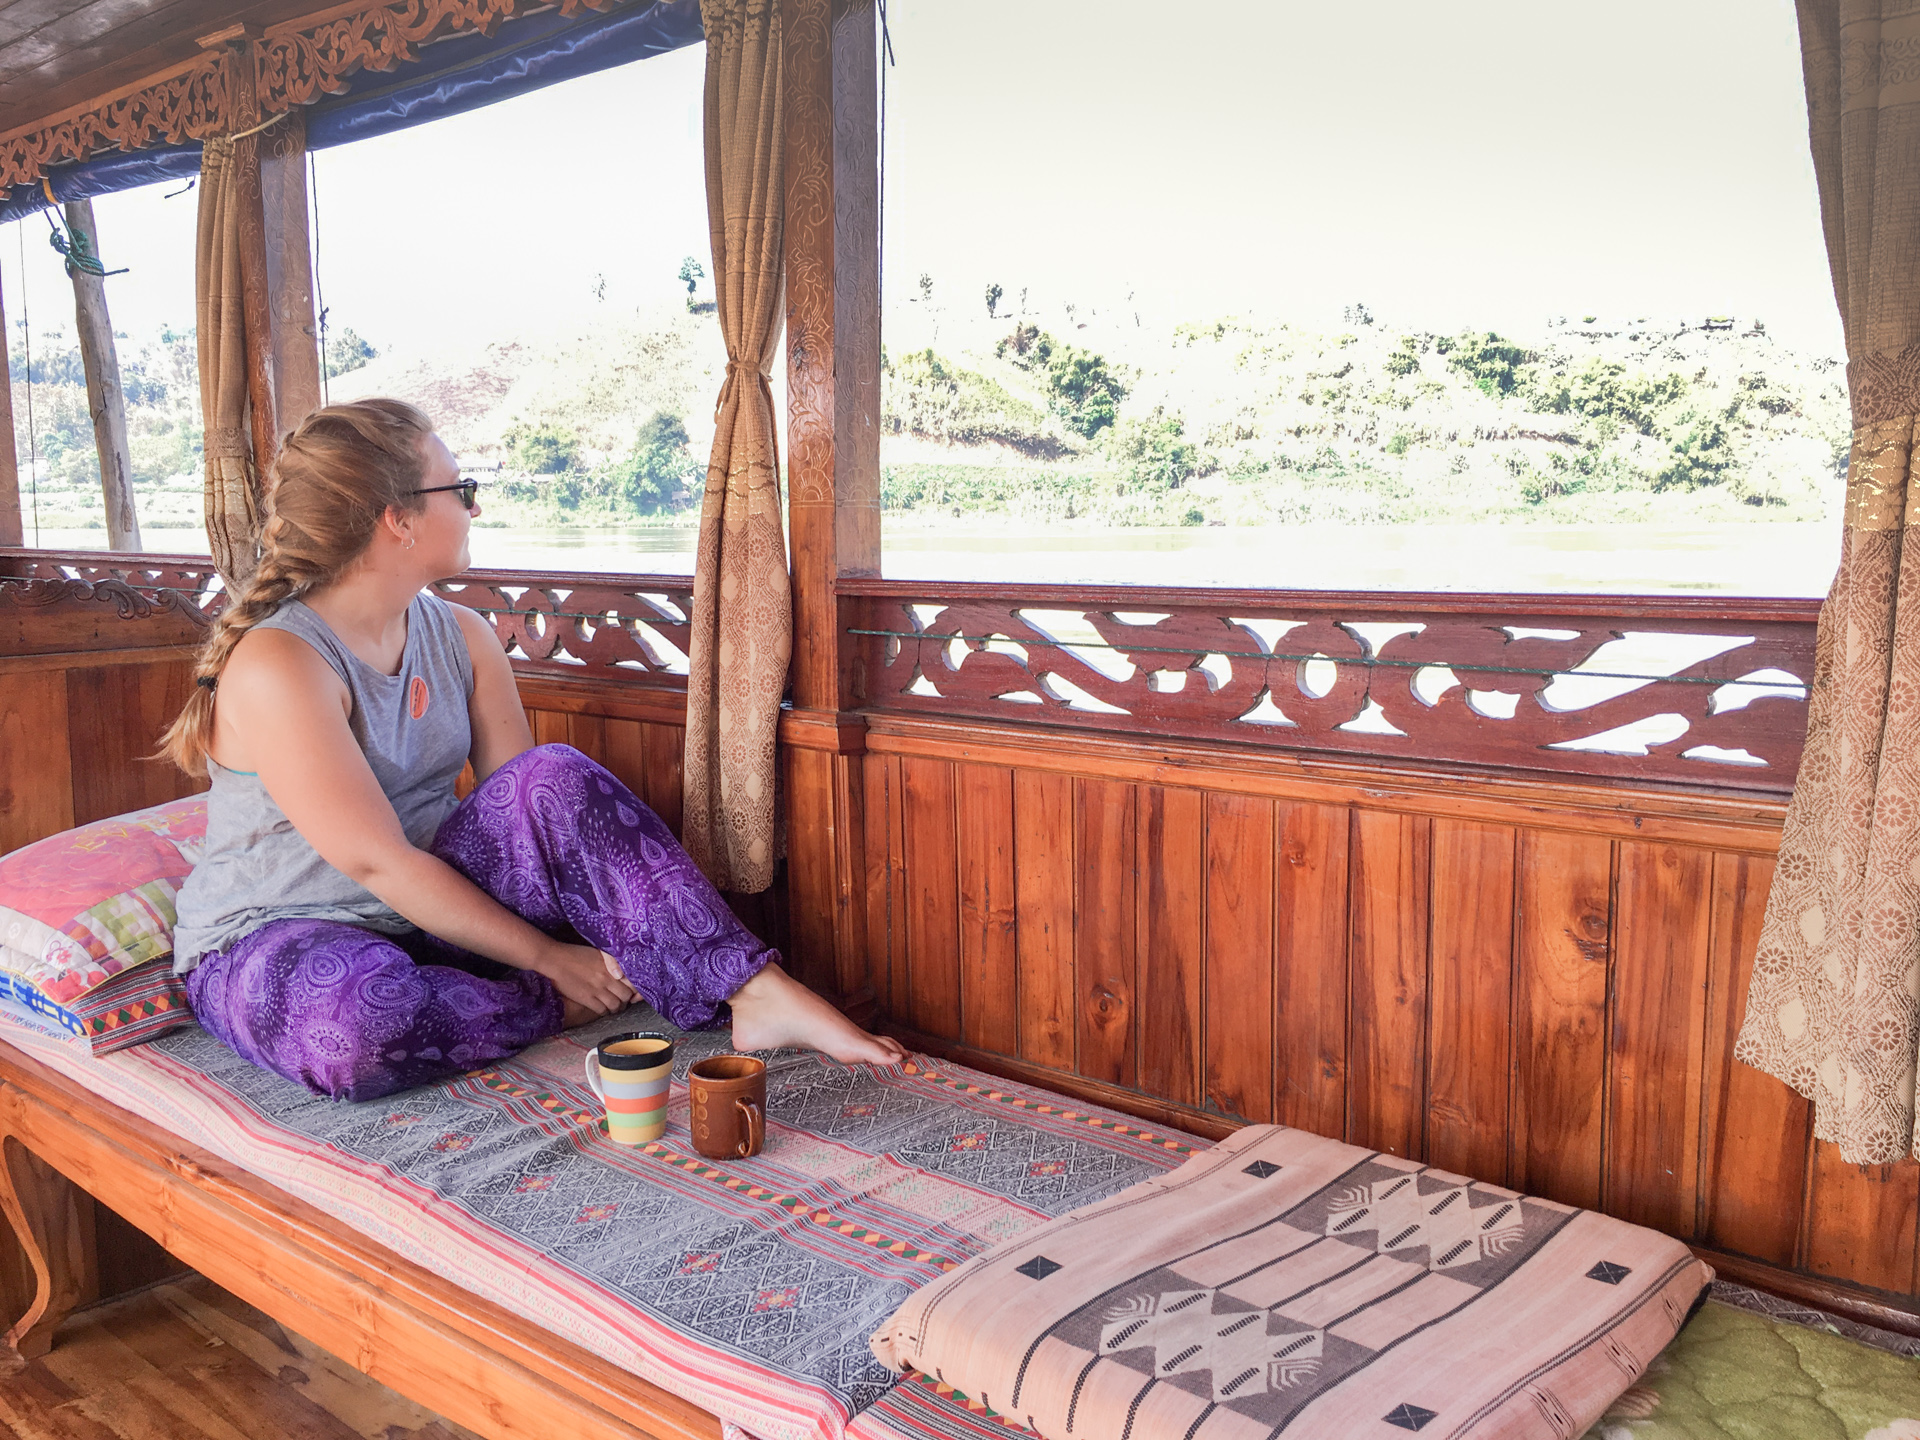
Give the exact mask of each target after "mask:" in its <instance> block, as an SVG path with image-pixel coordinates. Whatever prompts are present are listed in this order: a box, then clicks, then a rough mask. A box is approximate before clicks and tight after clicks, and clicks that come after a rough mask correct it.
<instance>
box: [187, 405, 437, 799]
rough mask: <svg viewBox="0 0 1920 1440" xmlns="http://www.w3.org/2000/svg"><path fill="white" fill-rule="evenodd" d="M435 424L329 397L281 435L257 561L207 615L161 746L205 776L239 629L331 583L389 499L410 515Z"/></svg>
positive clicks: (401, 411) (368, 538)
mask: <svg viewBox="0 0 1920 1440" xmlns="http://www.w3.org/2000/svg"><path fill="white" fill-rule="evenodd" d="M432 433H433V423H432V422H431V421H430V420H428V419H427V417H426V416H425V415H424V414H422V413H421V412H420V411H419V410H417V409H415V408H414V407H413V406H411V405H409V404H407V403H406V402H405V401H404V400H354V401H351V402H349V403H346V404H342V405H328V406H325V407H323V408H322V409H319V410H315V411H314V412H313V413H312V414H311V415H309V416H307V418H306V419H305V420H302V421H301V422H300V424H299V426H298V427H296V428H295V430H294V431H293V433H292V434H290V435H288V436H287V438H286V439H285V440H284V441H282V442H281V446H280V453H279V455H278V456H277V457H276V458H275V460H274V462H273V468H272V470H271V472H270V473H269V476H268V486H267V493H268V497H269V498H268V501H267V510H268V517H267V523H266V525H265V527H264V528H263V529H262V531H261V548H260V563H259V565H258V566H257V567H256V568H255V569H254V572H253V574H252V576H251V577H249V578H248V579H247V580H246V581H245V582H244V583H243V584H242V585H241V586H240V587H239V589H238V590H237V591H236V593H235V594H234V595H232V596H231V597H230V598H229V600H228V602H227V606H226V608H225V609H223V610H222V611H221V612H220V614H219V617H218V618H217V619H215V621H214V622H213V631H212V633H211V634H209V635H208V636H207V640H206V644H205V645H204V646H202V647H201V650H200V658H199V660H198V661H197V662H196V663H195V665H194V669H193V676H194V681H195V684H194V689H193V693H192V694H191V695H189V696H188V697H187V703H186V706H185V708H184V709H182V710H181V712H180V715H179V718H177V719H176V720H175V721H174V722H173V724H172V726H171V727H169V728H168V730H167V733H166V734H165V735H164V736H163V737H162V738H161V741H160V751H159V754H160V755H161V756H164V757H165V758H166V759H169V760H171V761H173V763H174V764H175V765H178V766H179V767H180V768H181V769H182V770H184V771H185V772H186V773H187V774H189V775H193V776H199V777H204V776H205V775H206V773H207V749H208V747H209V746H210V745H211V744H212V742H213V683H212V682H215V681H217V680H218V679H219V677H220V672H221V671H222V670H224V669H225V668H226V664H227V657H228V656H230V655H232V654H233V647H234V646H235V645H238V644H239V643H240V640H241V637H242V636H244V635H245V634H246V633H247V631H249V630H251V629H252V628H253V627H254V626H255V625H257V624H259V623H260V622H261V621H262V620H264V619H266V618H267V617H268V616H269V615H271V614H273V612H274V611H275V610H277V609H279V608H280V606H281V605H282V604H284V603H285V602H286V601H287V600H289V599H292V598H294V597H296V596H299V595H304V594H306V593H307V592H309V591H312V590H317V589H320V588H322V587H323V586H326V585H330V584H332V583H333V582H334V581H335V580H337V579H339V578H340V576H341V575H342V574H344V573H345V572H346V570H347V567H348V566H350V565H352V564H353V562H354V561H355V560H358V559H359V558H360V556H361V555H362V554H364V553H365V551H366V548H367V546H368V545H370V544H372V543H373V537H374V534H375V532H376V531H377V530H378V529H379V526H380V521H381V517H383V516H384V515H385V514H386V513H387V510H388V508H389V507H391V508H393V509H396V510H401V511H406V512H409V513H414V514H417V513H418V512H419V511H420V510H422V509H423V508H425V505H426V497H425V496H423V495H417V494H414V493H413V492H414V491H417V490H418V489H419V488H420V487H421V486H422V485H423V484H424V483H425V477H426V472H427V456H426V448H425V441H426V439H427V437H428V436H429V435H431V434H432Z"/></svg>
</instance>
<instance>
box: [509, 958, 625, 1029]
mask: <svg viewBox="0 0 1920 1440" xmlns="http://www.w3.org/2000/svg"><path fill="white" fill-rule="evenodd" d="M528 968H530V969H533V970H535V971H538V972H539V973H540V974H542V975H544V976H546V977H547V979H549V980H551V981H552V982H553V988H554V989H556V990H558V991H559V992H560V998H561V999H562V1000H565V1001H566V1002H567V1004H568V1006H569V1008H570V1010H584V1011H587V1012H588V1013H589V1014H591V1015H611V1014H613V1013H614V1012H615V1011H617V1010H624V1009H626V1008H627V1006H629V1005H631V1004H632V1003H633V1002H634V1000H635V999H636V998H637V997H636V996H635V994H634V991H633V986H631V985H629V984H628V983H627V979H626V976H624V975H622V974H621V973H620V967H619V966H617V965H615V964H614V963H613V961H612V960H610V959H608V958H607V957H606V956H605V955H603V954H601V953H600V952H599V951H598V950H596V949H594V948H593V947H592V946H591V945H567V944H563V943H561V942H559V941H555V942H554V943H553V945H552V947H551V948H550V949H549V950H548V951H547V953H546V954H545V955H543V956H542V957H541V958H540V961H539V963H538V964H536V965H533V966H530V967H528Z"/></svg>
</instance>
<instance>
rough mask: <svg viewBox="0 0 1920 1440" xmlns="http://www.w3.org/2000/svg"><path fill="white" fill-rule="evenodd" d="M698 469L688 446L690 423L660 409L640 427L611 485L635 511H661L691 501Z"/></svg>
mask: <svg viewBox="0 0 1920 1440" xmlns="http://www.w3.org/2000/svg"><path fill="white" fill-rule="evenodd" d="M698 469H699V467H698V466H697V465H696V463H695V462H694V458H693V454H692V452H691V451H690V450H689V449H688V448H687V427H686V426H685V425H684V424H683V423H682V422H681V419H680V417H679V416H678V415H674V414H671V413H669V412H667V411H664V410H659V411H655V412H654V413H653V414H652V415H651V416H649V417H648V418H647V421H646V423H645V424H643V425H642V426H641V427H640V433H639V435H638V436H636V437H635V439H634V442H633V449H632V451H631V452H629V454H628V455H627V457H626V458H625V459H624V460H620V461H617V462H616V463H615V464H614V466H613V469H612V473H611V474H610V475H609V477H608V482H609V483H608V487H607V488H608V489H609V490H610V491H611V493H612V494H613V496H614V497H615V498H616V499H618V500H619V501H620V502H621V503H622V504H623V505H625V507H626V508H627V509H629V510H631V511H633V512H634V513H635V514H637V515H657V514H659V513H661V512H662V511H665V510H677V509H679V508H680V507H681V506H682V505H684V504H685V503H686V502H687V500H688V499H689V498H690V497H689V490H690V488H691V486H692V484H693V480H694V476H695V475H696V474H697V473H698Z"/></svg>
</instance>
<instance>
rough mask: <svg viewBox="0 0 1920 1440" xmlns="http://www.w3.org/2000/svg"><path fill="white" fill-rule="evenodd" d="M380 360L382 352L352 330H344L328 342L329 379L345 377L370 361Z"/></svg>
mask: <svg viewBox="0 0 1920 1440" xmlns="http://www.w3.org/2000/svg"><path fill="white" fill-rule="evenodd" d="M379 358H380V352H379V351H378V350H376V349H374V348H373V346H371V345H369V344H368V343H367V342H366V341H364V340H362V339H361V338H360V337H359V336H358V335H356V334H355V333H354V332H353V330H352V328H351V327H349V328H348V329H345V330H342V331H341V332H340V333H339V334H338V335H336V336H334V337H333V339H331V340H329V341H328V342H327V356H326V359H327V378H328V379H332V378H333V377H334V376H336V375H345V374H347V373H348V372H349V371H352V370H358V369H359V368H360V367H361V366H363V365H365V364H366V363H367V362H368V361H369V360H377V359H379Z"/></svg>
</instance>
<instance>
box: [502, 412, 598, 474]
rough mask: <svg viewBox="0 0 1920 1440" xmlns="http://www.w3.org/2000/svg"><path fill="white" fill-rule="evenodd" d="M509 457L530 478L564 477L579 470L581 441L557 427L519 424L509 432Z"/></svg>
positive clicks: (515, 466) (510, 461)
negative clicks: (572, 471)
mask: <svg viewBox="0 0 1920 1440" xmlns="http://www.w3.org/2000/svg"><path fill="white" fill-rule="evenodd" d="M507 456H508V461H509V463H510V464H511V465H512V466H513V467H514V468H515V469H516V470H520V471H523V472H525V473H526V474H528V475H562V474H565V473H566V472H568V471H570V470H575V469H577V468H579V463H580V438H579V437H578V436H577V435H575V434H574V433H573V431H571V430H567V429H563V428H562V427H560V426H558V425H554V424H542V425H515V426H514V427H513V428H512V429H511V430H509V431H508V432H507Z"/></svg>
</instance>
